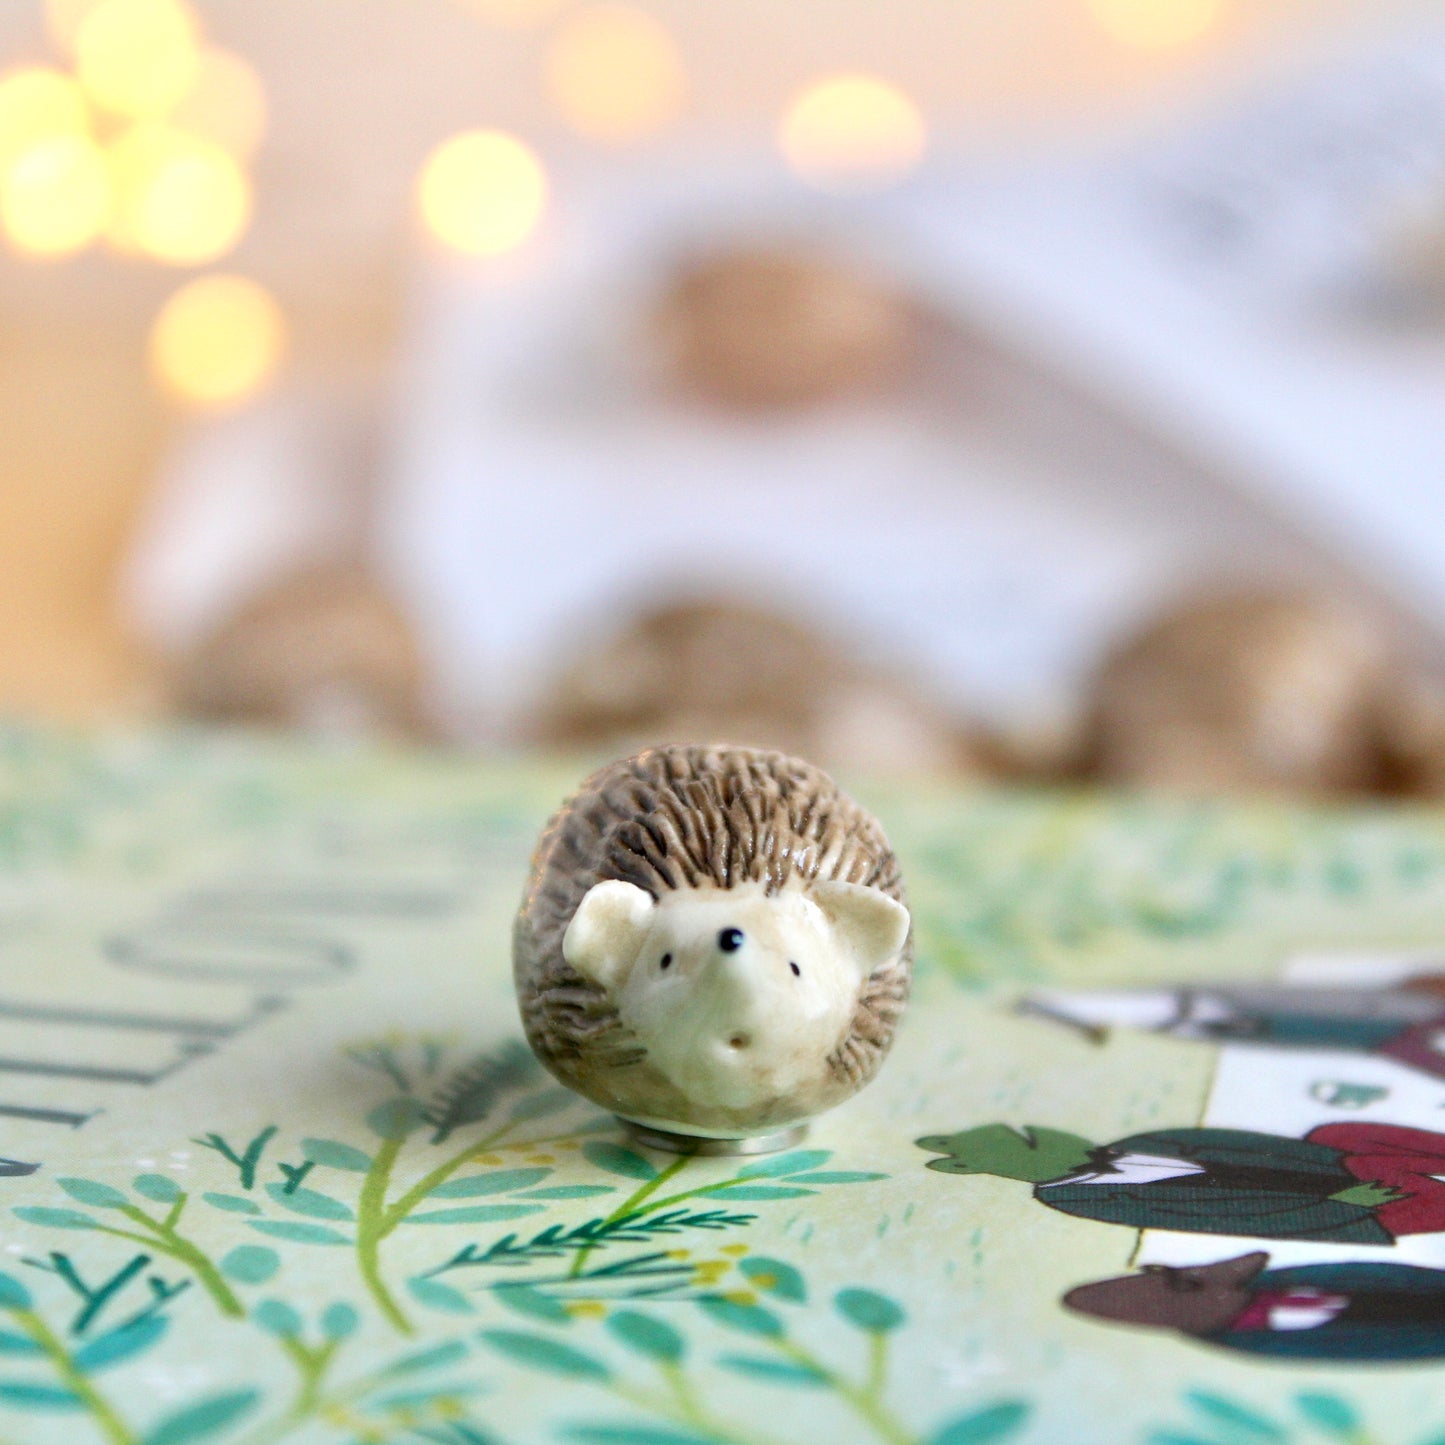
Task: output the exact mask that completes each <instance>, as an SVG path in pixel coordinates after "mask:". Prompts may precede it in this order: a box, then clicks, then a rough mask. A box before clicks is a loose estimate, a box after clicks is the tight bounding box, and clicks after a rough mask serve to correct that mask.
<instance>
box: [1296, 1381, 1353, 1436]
mask: <svg viewBox="0 0 1445 1445" xmlns="http://www.w3.org/2000/svg"><path fill="white" fill-rule="evenodd" d="M1294 1402H1295V1407H1296V1409H1298V1410H1299V1412H1300V1414H1301V1415H1303V1416H1304V1417H1305V1419H1306V1420H1308V1421H1309V1422H1310V1424H1311V1425H1313V1426H1314V1427H1315V1429H1316V1430H1322V1431H1324V1433H1325V1434H1326V1435H1336V1436H1338V1437H1339V1438H1340V1439H1341V1440H1350V1441H1352V1440H1354V1439H1355V1438H1356V1436H1358V1435H1360V1434H1362V1433H1363V1430H1364V1426H1363V1423H1362V1422H1361V1420H1360V1417H1359V1415H1358V1414H1357V1413H1356V1411H1355V1407H1354V1406H1353V1405H1351V1404H1350V1403H1349V1401H1348V1400H1342V1399H1340V1397H1339V1396H1338V1395H1319V1394H1314V1393H1312V1392H1309V1391H1307V1392H1305V1393H1304V1394H1301V1395H1296V1396H1295V1397H1294Z"/></svg>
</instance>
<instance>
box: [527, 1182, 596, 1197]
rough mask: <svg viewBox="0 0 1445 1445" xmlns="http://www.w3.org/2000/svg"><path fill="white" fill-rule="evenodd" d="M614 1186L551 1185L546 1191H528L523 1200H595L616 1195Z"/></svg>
mask: <svg viewBox="0 0 1445 1445" xmlns="http://www.w3.org/2000/svg"><path fill="white" fill-rule="evenodd" d="M616 1193H617V1186H616V1185H615V1184H552V1185H549V1186H548V1187H547V1188H546V1189H529V1190H528V1191H527V1192H526V1193H525V1194H524V1195H523V1196H522V1198H523V1199H595V1198H596V1197H597V1196H598V1195H599V1194H616Z"/></svg>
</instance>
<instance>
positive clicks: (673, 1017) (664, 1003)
mask: <svg viewBox="0 0 1445 1445" xmlns="http://www.w3.org/2000/svg"><path fill="white" fill-rule="evenodd" d="M513 956H514V962H515V969H516V982H517V992H518V996H519V999H520V1003H521V1009H522V1020H523V1024H524V1026H525V1028H526V1031H527V1038H528V1040H529V1041H530V1042H531V1045H532V1047H533V1049H534V1050H536V1052H537V1055H538V1057H539V1058H541V1060H542V1061H543V1063H544V1064H546V1066H547V1067H548V1068H549V1069H550V1070H551V1071H552V1072H553V1073H554V1074H555V1075H556V1076H557V1077H558V1078H559V1079H561V1080H562V1081H563V1083H565V1084H567V1085H568V1086H569V1087H571V1088H574V1089H576V1090H577V1091H578V1092H579V1093H581V1094H585V1095H586V1096H587V1097H588V1098H589V1099H592V1100H593V1101H594V1102H596V1103H598V1104H601V1105H603V1106H604V1107H605V1108H608V1109H611V1110H613V1111H614V1112H615V1113H616V1114H618V1115H619V1116H620V1117H621V1118H622V1119H623V1120H624V1121H625V1122H627V1123H628V1124H630V1125H632V1126H633V1128H634V1130H636V1131H639V1132H640V1133H641V1135H642V1137H644V1138H645V1139H646V1140H647V1142H649V1143H652V1144H654V1145H657V1146H660V1147H671V1148H677V1149H686V1150H701V1151H706V1152H761V1151H764V1150H766V1149H770V1148H784V1147H787V1146H788V1145H790V1144H791V1143H793V1142H794V1141H795V1139H796V1138H797V1137H798V1136H799V1135H800V1134H801V1132H802V1131H801V1128H799V1127H797V1126H799V1125H800V1124H801V1123H802V1122H804V1121H806V1120H807V1119H808V1118H809V1117H811V1116H812V1115H814V1114H817V1113H820V1112H822V1111H823V1110H824V1109H827V1108H831V1107H832V1106H833V1105H834V1104H838V1103H841V1102H842V1101H843V1100H844V1099H846V1098H848V1097H849V1096H850V1095H852V1094H853V1093H855V1092H856V1091H857V1090H858V1089H860V1088H862V1087H863V1085H864V1084H866V1083H867V1082H868V1081H869V1079H871V1078H872V1077H873V1075H874V1073H875V1072H876V1071H877V1069H878V1066H879V1065H880V1064H881V1063H882V1061H883V1057H884V1055H885V1054H886V1053H887V1051H888V1048H889V1045H890V1044H891V1043H892V1041H893V1033H894V1029H895V1028H896V1026H897V1023H898V1020H899V1017H900V1015H901V1014H902V1011H903V1006H904V1003H905V1001H906V1000H907V996H908V986H909V981H910V976H911V958H912V947H911V939H910V935H909V915H908V910H907V908H906V907H905V906H904V902H903V882H902V878H901V876H900V874H899V871H898V863H897V860H896V859H895V858H894V856H893V852H892V850H891V849H890V848H889V846H888V841H887V839H886V838H885V837H884V836H883V830H882V828H880V827H879V825H878V822H877V820H876V819H875V818H873V817H872V815H871V814H869V813H868V812H867V811H865V810H864V809H863V808H861V807H859V806H858V804H857V803H855V802H853V800H852V799H851V798H849V797H847V796H846V795H845V794H843V793H842V792H841V791H839V789H838V787H837V785H836V784H835V783H834V782H833V781H832V779H831V778H829V777H828V776H827V775H826V774H825V773H823V772H821V771H819V770H818V769H817V768H815V767H812V766H811V765H810V764H808V763H805V762H800V761H799V760H798V759H796V758H790V757H786V756H784V755H783V754H781V753H770V752H757V751H753V750H750V749H745V748H730V747H722V746H718V747H660V748H651V749H649V750H648V751H646V752H643V753H640V754H638V755H637V756H636V757H633V758H628V759H626V760H625V761H623V762H619V763H614V764H612V765H611V766H610V767H607V768H604V769H602V771H601V772H599V773H596V774H594V775H593V776H592V777H591V778H589V779H588V780H587V781H586V782H585V783H584V784H583V785H582V787H581V789H580V790H579V791H578V792H577V794H576V795H575V796H574V797H573V798H571V799H570V800H569V801H568V802H567V803H566V804H564V805H563V807H562V808H561V810H560V811H559V812H558V813H557V815H556V816H555V817H554V818H553V819H552V821H551V823H550V824H548V826H547V829H546V831H545V832H544V833H543V835H542V840H541V843H540V844H539V845H538V848H537V852H536V855H535V857H534V859H533V864H532V873H531V877H530V879H529V881H528V884H527V890H526V893H525V895H524V897H523V900H522V907H521V911H520V913H519V914H518V916H517V924H516V933H515V939H514V955H513Z"/></svg>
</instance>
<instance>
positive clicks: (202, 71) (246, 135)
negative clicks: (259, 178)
mask: <svg viewBox="0 0 1445 1445" xmlns="http://www.w3.org/2000/svg"><path fill="white" fill-rule="evenodd" d="M170 121H171V124H172V125H174V126H176V127H178V128H179V129H181V130H185V131H189V132H190V133H191V134H192V135H198V136H201V137H202V138H203V139H205V140H209V141H214V142H215V143H216V144H217V145H218V146H220V147H221V149H222V150H225V151H229V152H230V153H231V154H232V155H233V156H236V157H237V158H238V159H240V160H247V159H249V157H251V156H253V155H254V154H255V153H256V149H257V147H258V146H259V145H260V144H261V141H262V139H263V138H264V136H265V134H266V89H265V87H264V86H263V85H262V84H261V77H260V76H259V75H257V74H256V72H255V71H254V70H253V69H252V68H251V67H250V66H249V65H248V64H247V63H246V62H245V61H244V60H242V59H241V57H240V56H239V55H233V54H232V53H231V52H230V51H229V50H218V49H216V48H215V47H213V46H208V47H207V48H206V49H204V50H202V51H201V54H200V60H199V63H198V65H197V68H196V83H195V84H194V85H193V86H192V87H191V89H190V91H189V92H188V93H187V94H186V96H185V97H184V98H183V99H182V101H181V102H180V104H179V105H178V106H176V108H175V110H174V111H172V112H171V117H170Z"/></svg>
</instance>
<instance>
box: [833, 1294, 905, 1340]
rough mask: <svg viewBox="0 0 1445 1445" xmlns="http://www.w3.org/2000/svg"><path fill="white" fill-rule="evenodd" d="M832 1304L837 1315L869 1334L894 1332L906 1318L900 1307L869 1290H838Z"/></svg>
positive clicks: (883, 1295)
mask: <svg viewBox="0 0 1445 1445" xmlns="http://www.w3.org/2000/svg"><path fill="white" fill-rule="evenodd" d="M833 1303H834V1304H835V1305H836V1306H837V1307H838V1313H839V1314H841V1315H842V1316H843V1317H844V1318H845V1319H847V1320H848V1321H849V1322H850V1323H852V1324H855V1325H857V1326H858V1328H859V1329H860V1330H867V1331H868V1332H869V1333H870V1334H875V1335H884V1334H887V1333H888V1331H889V1330H896V1329H897V1328H898V1326H899V1325H901V1324H902V1323H903V1321H904V1320H905V1319H906V1318H907V1316H906V1315H905V1314H904V1313H903V1306H902V1305H899V1304H895V1303H894V1301H892V1300H891V1299H889V1298H888V1296H887V1295H886V1294H878V1293H876V1292H875V1291H873V1290H871V1289H844V1290H839V1291H838V1293H837V1294H836V1295H835V1296H834V1297H833Z"/></svg>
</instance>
